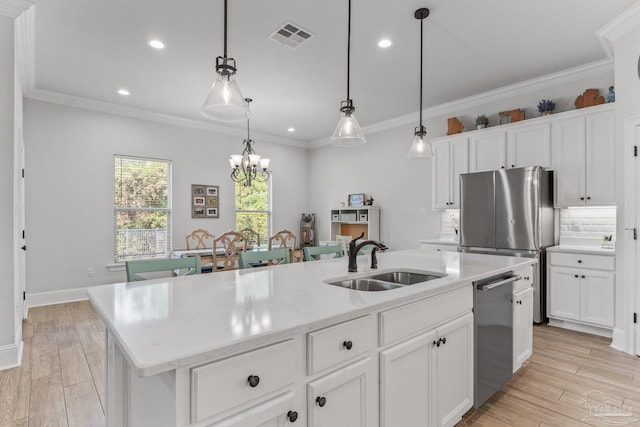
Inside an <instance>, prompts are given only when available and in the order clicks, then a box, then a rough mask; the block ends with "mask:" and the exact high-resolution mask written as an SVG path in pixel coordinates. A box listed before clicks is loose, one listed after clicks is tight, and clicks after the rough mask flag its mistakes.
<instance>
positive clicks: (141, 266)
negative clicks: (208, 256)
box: [125, 256, 202, 282]
mask: <svg viewBox="0 0 640 427" xmlns="http://www.w3.org/2000/svg"><path fill="white" fill-rule="evenodd" d="M125 266H126V270H127V282H137V281H139V280H149V279H150V278H151V277H144V276H141V275H140V274H141V273H157V272H160V271H167V272H169V271H170V272H171V275H172V276H173V275H176V273H175V271H176V270H183V269H189V270H188V271H187V272H186V273H185V274H184V275H185V276H189V275H192V274H200V273H201V272H202V270H201V268H200V257H199V256H193V257H188V258H161V259H138V260H133V261H127V262H126V263H125Z"/></svg>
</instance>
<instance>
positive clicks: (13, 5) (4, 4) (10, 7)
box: [0, 0, 33, 18]
mask: <svg viewBox="0 0 640 427" xmlns="http://www.w3.org/2000/svg"><path fill="white" fill-rule="evenodd" d="M31 6H33V3H32V2H30V1H27V0H0V15H5V16H8V17H9V18H17V17H18V16H20V14H21V13H22V12H24V11H25V10H27V9H29V8H30V7H31Z"/></svg>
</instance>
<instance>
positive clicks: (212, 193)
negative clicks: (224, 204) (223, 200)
mask: <svg viewBox="0 0 640 427" xmlns="http://www.w3.org/2000/svg"><path fill="white" fill-rule="evenodd" d="M207 197H218V186H217V185H212V186H211V187H207Z"/></svg>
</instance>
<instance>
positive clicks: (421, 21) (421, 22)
mask: <svg viewBox="0 0 640 427" xmlns="http://www.w3.org/2000/svg"><path fill="white" fill-rule="evenodd" d="M225 1H226V0H225ZM423 23H424V19H421V20H420V130H421V131H422V24H423Z"/></svg>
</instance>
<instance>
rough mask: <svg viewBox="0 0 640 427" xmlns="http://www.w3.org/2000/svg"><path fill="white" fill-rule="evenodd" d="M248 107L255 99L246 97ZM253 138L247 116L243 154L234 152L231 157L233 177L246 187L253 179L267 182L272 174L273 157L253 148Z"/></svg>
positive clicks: (234, 180) (249, 185)
mask: <svg viewBox="0 0 640 427" xmlns="http://www.w3.org/2000/svg"><path fill="white" fill-rule="evenodd" d="M245 101H246V103H247V108H248V107H249V103H250V102H251V101H253V100H252V99H251V98H245ZM253 143H254V142H253V140H252V139H251V136H250V135H249V118H248V117H247V137H246V138H245V140H244V141H243V144H244V150H242V154H232V155H231V157H230V158H229V164H230V165H231V169H232V171H231V179H232V180H233V182H241V183H242V185H243V186H244V187H251V183H252V182H253V181H257V182H266V181H267V180H268V179H269V177H270V176H271V172H269V171H268V170H267V169H268V168H269V163H270V162H271V159H267V158H264V157H261V156H260V155H259V154H257V153H256V152H255V150H254V149H253V145H252V144H253Z"/></svg>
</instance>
